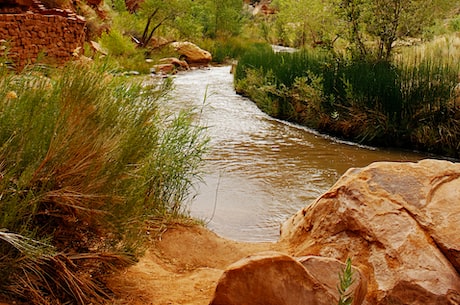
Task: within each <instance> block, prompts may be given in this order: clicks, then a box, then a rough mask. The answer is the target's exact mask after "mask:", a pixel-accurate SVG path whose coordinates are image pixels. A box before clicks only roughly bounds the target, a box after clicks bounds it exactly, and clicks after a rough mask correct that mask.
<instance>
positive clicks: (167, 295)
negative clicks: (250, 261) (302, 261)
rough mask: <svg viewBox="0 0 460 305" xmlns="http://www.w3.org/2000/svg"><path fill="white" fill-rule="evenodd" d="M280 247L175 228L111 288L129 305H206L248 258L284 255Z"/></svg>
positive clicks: (189, 227) (193, 227) (192, 227)
mask: <svg viewBox="0 0 460 305" xmlns="http://www.w3.org/2000/svg"><path fill="white" fill-rule="evenodd" d="M281 249H282V246H281V245H279V244H277V243H240V242H235V241H230V240H226V239H224V238H221V237H219V236H217V235H216V234H214V233H213V232H211V231H209V230H207V229H205V228H203V227H201V226H199V225H186V226H184V225H174V226H173V227H170V228H168V229H167V230H166V232H164V233H163V234H162V235H161V236H159V237H157V238H156V239H154V240H152V241H151V245H150V247H149V249H148V250H147V252H146V253H145V256H144V257H142V258H141V259H140V261H139V262H138V263H137V264H136V265H134V266H132V267H130V268H129V269H128V270H126V271H125V272H123V273H122V274H120V275H117V276H116V277H114V278H112V279H111V281H110V283H109V286H110V287H111V289H113V290H114V292H115V293H116V294H117V295H118V296H119V297H120V301H119V302H117V304H126V305H140V304H142V305H150V304H155V305H170V304H190V305H207V304H209V302H210V300H211V299H212V296H213V293H214V290H215V288H216V284H217V281H218V280H219V278H220V276H221V275H222V273H223V271H224V270H225V268H226V267H227V266H228V265H230V264H232V263H234V262H236V261H238V260H239V259H241V258H243V257H246V256H248V255H250V254H253V253H257V252H261V251H269V250H275V251H281Z"/></svg>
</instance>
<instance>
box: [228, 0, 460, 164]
mask: <svg viewBox="0 0 460 305" xmlns="http://www.w3.org/2000/svg"><path fill="white" fill-rule="evenodd" d="M298 2H299V1H289V0H285V1H274V5H277V7H278V9H279V12H280V13H279V16H277V17H272V19H264V20H260V21H259V22H260V24H261V25H263V27H262V28H263V29H266V27H267V24H272V25H275V26H273V28H275V29H276V26H278V28H279V32H278V34H277V33H276V31H274V32H270V33H266V32H265V37H266V38H267V39H268V40H269V41H270V42H279V41H281V42H283V43H287V44H288V45H292V46H294V47H298V48H299V49H298V51H297V52H295V53H276V52H274V51H273V50H271V49H269V48H252V49H250V50H249V51H248V52H245V54H244V55H243V56H242V57H241V58H240V60H239V63H238V67H237V69H236V74H235V86H236V89H237V91H238V92H240V93H241V94H244V95H246V96H248V97H250V98H251V99H252V100H254V101H255V102H256V103H257V104H258V105H259V107H260V108H261V109H263V110H264V111H266V112H267V113H269V114H270V115H272V116H275V117H278V118H281V119H284V120H289V121H293V122H297V123H300V124H303V125H307V126H309V127H312V128H315V129H317V130H320V131H322V132H325V133H329V134H332V135H335V136H338V137H342V138H345V139H349V140H353V141H355V142H359V143H365V144H371V145H377V146H385V147H388V146H392V147H403V148H408V149H418V150H421V151H425V152H429V153H435V154H440V155H443V156H449V157H455V158H458V157H459V156H460V155H459V151H460V147H459V146H458V143H459V136H460V132H459V131H460V130H459V129H458V126H459V118H460V114H459V105H458V102H459V89H458V87H459V85H458V83H459V79H458V76H459V73H460V69H459V68H460V66H459V61H458V55H459V54H460V43H459V38H458V37H457V34H456V24H457V20H458V17H455V16H457V15H456V14H457V13H456V12H457V11H458V9H459V8H458V5H457V6H455V4H452V3H451V4H450V5H448V4H447V3H444V2H442V1H440V3H438V4H439V7H437V8H436V10H435V11H432V12H427V11H426V10H425V8H424V9H422V8H421V7H419V6H416V7H412V6H410V5H409V4H408V3H405V2H404V3H403V2H401V1H393V2H391V3H387V2H385V1H382V2H378V3H374V2H372V3H371V2H367V1H338V2H339V3H335V2H328V1H324V2H321V3H316V2H315V5H313V6H310V7H309V9H310V11H308V10H307V9H304V10H301V8H302V7H303V6H301V7H298V5H299V4H300V3H298ZM300 2H301V1H300ZM304 4H305V3H304ZM334 4H337V5H336V6H335V9H334V10H332V11H333V12H334V14H330V13H327V14H326V13H324V14H322V13H321V12H323V11H324V12H330V11H331V10H329V9H327V8H330V7H332V6H333V5H334ZM306 10H307V11H306ZM293 11H295V12H296V13H292V14H291V12H293ZM299 12H300V14H301V15H302V16H310V15H312V17H314V18H304V19H302V18H300V16H299V15H297V13H299ZM372 12H374V13H372ZM409 12H410V13H411V14H412V15H408V13H409ZM441 17H444V18H447V19H442V20H443V21H441V19H439V18H441ZM448 17H449V18H448ZM392 18H395V19H392ZM413 18H415V19H417V18H424V19H423V22H422V21H420V22H418V23H416V24H414V20H413ZM294 19H295V20H298V23H295V22H294V21H295V20H294ZM417 20H418V19H417ZM317 23H321V24H322V26H315V25H316V24H317ZM440 23H442V26H441V25H439V24H440ZM326 25H329V26H328V27H325V26H326ZM287 27H291V33H292V32H295V33H297V32H296V31H299V32H298V33H297V34H295V35H294V37H296V38H299V37H301V40H300V41H294V40H290V39H287V38H286V37H285V36H283V35H282V34H283V33H285V32H286V31H287ZM269 28H270V27H269ZM283 37H284V38H283ZM440 37H441V38H440ZM286 39H287V40H286ZM408 41H410V43H409V45H407V44H408V43H406V42H408Z"/></svg>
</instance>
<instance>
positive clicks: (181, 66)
mask: <svg viewBox="0 0 460 305" xmlns="http://www.w3.org/2000/svg"><path fill="white" fill-rule="evenodd" d="M159 62H160V64H172V65H174V66H175V67H176V69H178V70H188V69H190V67H189V65H188V63H187V62H186V61H185V60H180V59H178V58H175V57H168V58H162V59H160V60H159Z"/></svg>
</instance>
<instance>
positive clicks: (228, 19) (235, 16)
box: [197, 0, 244, 38]
mask: <svg viewBox="0 0 460 305" xmlns="http://www.w3.org/2000/svg"><path fill="white" fill-rule="evenodd" d="M197 2H198V5H199V7H200V9H201V13H200V20H201V22H202V25H203V28H204V35H205V36H207V37H210V38H216V37H222V36H233V35H237V34H239V33H240V31H241V28H242V25H243V20H244V18H243V14H242V12H243V1H242V0H201V1H197Z"/></svg>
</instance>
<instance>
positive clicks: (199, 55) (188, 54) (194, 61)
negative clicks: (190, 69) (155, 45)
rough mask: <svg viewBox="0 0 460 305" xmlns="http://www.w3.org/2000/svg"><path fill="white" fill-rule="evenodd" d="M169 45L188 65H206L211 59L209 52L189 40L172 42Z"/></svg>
mask: <svg viewBox="0 0 460 305" xmlns="http://www.w3.org/2000/svg"><path fill="white" fill-rule="evenodd" d="M171 45H172V46H173V47H174V49H175V50H176V52H177V53H179V55H180V57H181V59H184V60H185V61H186V62H187V63H188V64H189V65H192V66H195V65H207V64H209V63H210V62H211V60H212V56H211V53H209V52H208V51H205V50H203V49H201V48H200V47H198V46H197V45H195V44H193V43H191V42H188V41H185V42H173V43H172V44H171Z"/></svg>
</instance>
